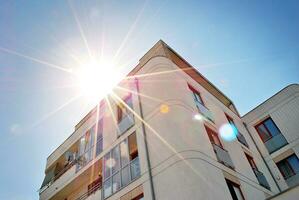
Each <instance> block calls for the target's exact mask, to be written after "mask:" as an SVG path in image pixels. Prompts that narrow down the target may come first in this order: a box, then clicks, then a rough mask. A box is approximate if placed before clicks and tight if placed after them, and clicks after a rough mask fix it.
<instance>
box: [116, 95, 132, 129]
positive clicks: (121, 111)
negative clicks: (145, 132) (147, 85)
mask: <svg viewBox="0 0 299 200" xmlns="http://www.w3.org/2000/svg"><path fill="white" fill-rule="evenodd" d="M132 98H133V95H132V93H130V94H128V95H127V96H125V98H124V99H122V102H119V103H118V104H117V111H116V112H117V123H118V124H119V123H120V122H121V121H122V120H123V119H124V118H125V117H126V115H128V114H129V112H130V110H129V109H128V108H127V107H126V106H125V105H124V103H125V104H127V101H128V100H129V99H131V102H132V105H133V99H132ZM127 106H129V107H131V106H130V105H128V104H127ZM132 109H133V108H132ZM124 111H126V113H125V112H124Z"/></svg>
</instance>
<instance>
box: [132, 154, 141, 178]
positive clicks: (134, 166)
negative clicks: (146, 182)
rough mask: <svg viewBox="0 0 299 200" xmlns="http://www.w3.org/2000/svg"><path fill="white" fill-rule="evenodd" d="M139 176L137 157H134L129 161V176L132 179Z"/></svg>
mask: <svg viewBox="0 0 299 200" xmlns="http://www.w3.org/2000/svg"><path fill="white" fill-rule="evenodd" d="M139 176H140V165H139V158H138V157H137V158H135V159H134V160H133V161H132V162H131V178H132V180H134V179H135V178H137V177H139Z"/></svg>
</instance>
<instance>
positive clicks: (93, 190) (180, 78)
mask: <svg viewBox="0 0 299 200" xmlns="http://www.w3.org/2000/svg"><path fill="white" fill-rule="evenodd" d="M297 89H298V88H297ZM297 102H298V99H297ZM290 109H292V108H290ZM253 115H254V114H253ZM247 116H248V119H251V118H249V116H250V114H248V115H246V116H244V118H245V119H247ZM271 116H272V114H271ZM273 119H274V120H276V118H275V117H273ZM297 119H298V116H297ZM297 121H298V120H297ZM246 122H247V126H251V124H250V123H251V121H250V123H249V121H246ZM252 123H255V121H254V122H252ZM224 125H229V126H230V127H233V128H234V130H235V132H236V134H235V135H234V137H233V138H230V139H229V140H227V139H225V137H220V134H219V130H220V129H221V127H223V126H224ZM278 127H279V124H278ZM248 129H249V130H250V131H252V130H251V128H250V127H249V128H248V127H246V126H245V125H244V123H243V120H242V118H241V117H240V115H239V113H238V111H237V109H236V108H235V106H234V104H233V102H232V101H231V100H230V99H229V98H228V97H226V96H225V95H224V94H223V93H222V92H221V91H219V90H218V89H217V88H216V87H215V86H214V85H213V84H212V83H211V82H209V81H208V80H207V79H206V78H205V77H204V76H202V75H201V74H200V73H199V72H198V71H197V70H196V69H195V68H194V67H192V66H191V65H190V64H189V63H188V62H187V61H186V60H184V59H183V58H182V57H181V56H179V55H178V54H177V53H176V52H175V51H174V50H173V49H171V48H170V47H169V46H168V45H167V44H165V43H164V42H163V41H161V40H160V41H159V42H157V43H156V44H155V45H154V46H153V47H152V48H151V49H150V50H149V51H148V52H147V53H146V54H145V55H144V56H143V57H142V58H141V59H140V61H139V64H138V65H137V66H136V67H135V68H134V69H133V70H132V71H131V72H130V73H129V74H128V76H127V77H126V78H124V79H123V81H121V83H119V85H118V86H117V87H115V89H114V90H113V93H111V94H109V95H108V96H107V97H106V98H105V99H103V100H102V101H101V102H100V103H99V105H97V106H96V107H95V108H94V109H93V110H91V111H90V112H89V113H88V114H87V115H86V116H85V117H84V118H83V119H82V120H81V121H80V122H79V123H78V124H77V125H76V126H75V131H74V132H73V133H72V134H71V135H70V136H69V137H68V138H67V139H66V140H65V141H64V142H63V143H62V144H61V145H60V146H59V147H58V148H57V149H56V150H55V151H54V152H53V153H52V154H51V155H50V156H49V157H48V158H47V163H46V169H45V178H44V181H43V183H42V186H41V189H40V193H39V194H40V199H41V200H83V199H87V200H95V199H105V200H106V199H107V200H116V199H117V200H119V199H120V200H139V199H146V200H150V199H153V200H167V199H169V200H172V199H179V200H184V199H186V200H189V199H224V200H225V199H234V200H235V199H238V200H242V199H257V200H260V199H261V200H262V199H266V198H269V197H271V196H273V195H275V194H278V193H279V192H280V191H281V188H280V187H282V186H281V185H279V184H283V183H279V184H277V180H276V177H275V176H273V172H272V169H271V167H270V169H271V170H269V162H270V161H269V159H267V157H266V156H265V155H266V153H267V152H266V151H267V147H265V146H267V145H265V144H263V143H262V141H257V139H259V138H256V137H252V136H251V135H250V134H249V132H248ZM281 131H282V132H283V130H281ZM290 137H291V135H290ZM286 140H287V141H289V146H292V145H291V140H289V136H286ZM258 142H259V143H258ZM263 145H264V146H263ZM269 146H270V145H269ZM270 148H272V147H270ZM290 148H291V147H290ZM294 148H295V147H294ZM294 148H293V147H292V149H294ZM294 152H295V150H294ZM273 154H274V153H273ZM275 155H276V153H275ZM284 155H286V154H284ZM291 155H292V154H288V155H287V156H286V157H284V158H282V159H278V160H277V162H281V161H282V160H284V159H285V158H288V156H291ZM262 156H263V157H262ZM269 156H272V154H271V155H270V154H269ZM269 156H268V157H269ZM275 158H276V157H275ZM290 159H293V158H292V157H291V158H290ZM271 162H274V161H271ZM281 165H284V164H281ZM281 179H283V178H282V177H281ZM285 184H286V183H285Z"/></svg>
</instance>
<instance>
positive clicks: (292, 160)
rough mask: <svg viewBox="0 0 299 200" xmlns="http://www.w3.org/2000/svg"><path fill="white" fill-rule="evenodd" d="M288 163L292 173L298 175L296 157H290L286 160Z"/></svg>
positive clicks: (298, 165)
mask: <svg viewBox="0 0 299 200" xmlns="http://www.w3.org/2000/svg"><path fill="white" fill-rule="evenodd" d="M288 162H289V164H290V165H291V167H292V169H293V171H294V172H295V173H296V174H297V173H299V160H298V158H297V156H296V155H292V156H290V157H289V158H288Z"/></svg>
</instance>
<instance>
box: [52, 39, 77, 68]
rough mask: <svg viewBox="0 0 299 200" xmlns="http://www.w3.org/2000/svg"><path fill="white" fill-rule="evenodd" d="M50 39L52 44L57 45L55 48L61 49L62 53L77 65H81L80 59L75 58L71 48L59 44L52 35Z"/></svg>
mask: <svg viewBox="0 0 299 200" xmlns="http://www.w3.org/2000/svg"><path fill="white" fill-rule="evenodd" d="M51 38H52V40H53V41H54V42H56V43H57V46H60V48H61V49H62V51H63V52H64V53H66V54H68V55H69V56H70V57H71V58H72V59H73V60H74V61H75V62H77V63H78V64H79V65H82V62H81V61H80V59H79V58H78V57H77V56H75V53H74V52H73V51H72V50H71V48H70V47H69V46H68V45H66V44H63V43H62V42H59V40H58V39H57V38H56V37H55V36H53V35H52V36H51Z"/></svg>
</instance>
